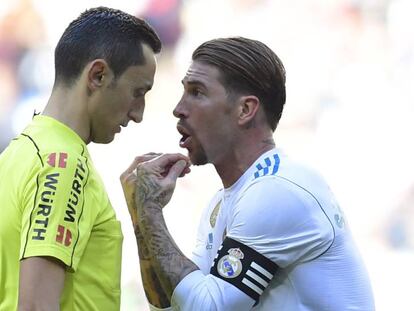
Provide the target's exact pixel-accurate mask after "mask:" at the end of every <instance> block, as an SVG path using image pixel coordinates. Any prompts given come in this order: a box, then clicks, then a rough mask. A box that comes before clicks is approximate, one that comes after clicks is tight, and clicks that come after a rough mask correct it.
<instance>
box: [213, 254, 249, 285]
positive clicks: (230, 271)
mask: <svg viewBox="0 0 414 311" xmlns="http://www.w3.org/2000/svg"><path fill="white" fill-rule="evenodd" d="M228 253H229V254H228V255H226V256H223V257H222V258H221V259H220V260H219V262H218V264H217V271H218V273H219V274H220V275H221V276H222V277H225V278H229V279H232V278H235V277H237V276H238V275H239V274H240V273H241V272H242V268H243V266H242V263H241V261H240V260H241V259H243V258H244V254H243V252H242V251H241V250H240V248H230V249H229V250H228Z"/></svg>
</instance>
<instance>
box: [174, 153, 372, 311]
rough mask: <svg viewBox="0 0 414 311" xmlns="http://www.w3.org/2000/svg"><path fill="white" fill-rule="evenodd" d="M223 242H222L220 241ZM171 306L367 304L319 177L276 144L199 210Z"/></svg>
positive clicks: (348, 241) (347, 239) (316, 308)
mask: <svg viewBox="0 0 414 311" xmlns="http://www.w3.org/2000/svg"><path fill="white" fill-rule="evenodd" d="M223 241H224V243H223ZM192 260H193V261H194V262H195V263H196V264H197V266H198V267H199V268H200V270H201V272H200V271H195V272H193V273H190V274H189V275H187V276H186V277H185V278H184V279H183V280H182V281H181V282H180V283H179V284H178V286H177V288H176V289H175V291H174V294H173V297H172V306H173V308H174V309H179V310H266V311H270V310H272V311H273V310H287V311H310V310H312V311H333V310H334V311H342V310H366V311H372V310H375V306H374V299H373V295H372V290H371V286H370V281H369V277H368V274H367V271H366V269H365V267H364V264H363V261H362V259H361V257H360V255H359V252H358V250H357V249H356V246H355V244H354V242H353V239H352V237H351V234H350V232H349V228H348V226H347V224H346V221H345V219H344V215H343V213H342V211H341V209H340V208H339V205H338V203H337V202H336V200H335V197H334V195H333V194H332V192H331V191H330V189H329V187H328V186H327V184H326V183H325V181H324V180H323V179H322V178H321V177H320V176H319V175H318V174H317V173H315V172H314V171H312V170H310V169H308V168H306V167H304V166H301V165H298V164H297V163H294V162H292V161H291V160H289V159H288V158H287V157H286V156H285V155H283V153H281V152H280V151H279V150H277V149H273V150H270V151H268V152H266V153H264V154H263V155H262V156H260V157H259V159H257V161H256V162H255V163H254V164H253V165H252V166H251V167H250V168H249V169H248V170H247V171H246V172H245V173H244V174H243V175H242V176H241V177H240V178H239V180H238V181H237V182H236V183H235V184H234V185H232V186H231V187H230V188H227V189H223V190H220V191H219V192H218V193H217V194H216V195H215V196H214V198H213V199H212V201H211V202H210V204H209V206H208V207H207V209H206V210H205V211H204V213H203V216H202V219H201V222H200V226H199V231H198V237H197V244H196V247H195V250H194V252H193V256H192Z"/></svg>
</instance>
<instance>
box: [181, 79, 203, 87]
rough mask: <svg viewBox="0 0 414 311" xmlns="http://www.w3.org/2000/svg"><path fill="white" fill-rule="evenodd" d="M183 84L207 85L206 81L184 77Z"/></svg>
mask: <svg viewBox="0 0 414 311" xmlns="http://www.w3.org/2000/svg"><path fill="white" fill-rule="evenodd" d="M181 84H182V85H185V84H187V85H190V86H202V87H206V84H205V83H204V82H201V81H199V80H191V79H187V80H186V79H182V80H181Z"/></svg>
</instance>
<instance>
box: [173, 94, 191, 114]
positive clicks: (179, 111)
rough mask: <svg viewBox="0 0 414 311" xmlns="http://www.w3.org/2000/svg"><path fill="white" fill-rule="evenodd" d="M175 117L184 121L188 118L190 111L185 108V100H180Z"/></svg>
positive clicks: (174, 112)
mask: <svg viewBox="0 0 414 311" xmlns="http://www.w3.org/2000/svg"><path fill="white" fill-rule="evenodd" d="M173 115H174V117H176V118H179V119H183V118H186V117H188V110H187V109H186V108H185V103H184V100H183V98H181V99H180V101H179V102H178V103H177V105H176V106H175V108H174V110H173Z"/></svg>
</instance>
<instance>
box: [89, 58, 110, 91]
mask: <svg viewBox="0 0 414 311" xmlns="http://www.w3.org/2000/svg"><path fill="white" fill-rule="evenodd" d="M108 73H109V66H108V64H107V62H106V61H105V60H103V59H95V60H93V61H92V62H90V63H89V64H88V67H87V81H88V89H89V91H91V92H93V91H96V90H97V89H99V88H100V87H102V86H103V85H104V84H105V82H106V80H107V79H108Z"/></svg>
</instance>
